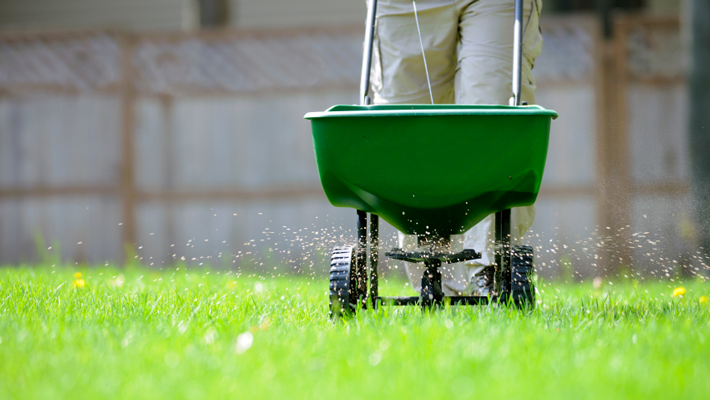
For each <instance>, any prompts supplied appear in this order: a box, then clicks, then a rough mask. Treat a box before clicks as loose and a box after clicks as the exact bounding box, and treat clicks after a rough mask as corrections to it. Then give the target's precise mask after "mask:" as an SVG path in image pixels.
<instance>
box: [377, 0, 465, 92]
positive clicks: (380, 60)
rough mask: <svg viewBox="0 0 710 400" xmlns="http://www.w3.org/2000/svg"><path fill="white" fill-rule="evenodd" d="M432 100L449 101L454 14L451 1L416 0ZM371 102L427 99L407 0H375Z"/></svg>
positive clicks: (453, 64) (453, 62)
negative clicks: (375, 16) (372, 93)
mask: <svg viewBox="0 0 710 400" xmlns="http://www.w3.org/2000/svg"><path fill="white" fill-rule="evenodd" d="M417 11H418V16H419V25H420V28H421V32H422V42H423V43H424V48H425V51H426V58H427V66H428V68H429V78H430V80H431V86H432V92H433V95H434V101H435V103H438V104H447V103H448V104H451V103H453V102H454V75H455V71H456V62H457V61H456V60H457V59H456V46H457V41H458V29H459V27H458V23H459V19H458V15H457V14H456V12H455V8H454V5H453V0H419V1H417ZM372 61H373V63H372V75H371V77H372V79H371V81H372V89H373V91H374V99H373V100H374V103H375V104H397V103H399V104H429V103H431V99H430V97H429V88H428V85H427V76H426V70H425V68H424V60H423V58H422V50H421V45H420V43H419V35H418V33H417V25H416V21H415V18H414V8H413V6H412V1H411V0H379V1H378V2H377V22H376V27H375V37H374V43H373V60H372Z"/></svg>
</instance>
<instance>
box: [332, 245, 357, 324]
mask: <svg viewBox="0 0 710 400" xmlns="http://www.w3.org/2000/svg"><path fill="white" fill-rule="evenodd" d="M356 269H357V262H356V252H355V247H354V246H342V247H336V248H334V249H333V255H332V257H331V259H330V302H329V305H330V318H331V319H337V318H342V317H343V316H344V315H352V314H354V313H355V312H357V308H358V299H359V297H360V296H359V295H360V294H359V293H358V284H357V274H356Z"/></svg>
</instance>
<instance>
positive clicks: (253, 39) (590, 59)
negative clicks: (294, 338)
mask: <svg viewBox="0 0 710 400" xmlns="http://www.w3.org/2000/svg"><path fill="white" fill-rule="evenodd" d="M542 26H543V31H544V38H545V49H544V52H543V56H541V57H540V59H539V60H538V63H537V65H536V67H535V70H534V72H535V74H536V77H537V79H538V102H539V103H540V104H543V105H544V106H546V107H549V108H553V109H556V110H557V111H559V112H560V114H561V118H560V119H559V120H558V121H555V123H554V124H553V131H552V140H551V147H550V151H549V155H548V166H547V169H546V175H545V178H544V183H543V190H542V192H541V194H540V199H539V201H538V217H537V219H536V223H535V225H534V226H533V234H532V238H531V240H532V241H533V242H534V243H536V245H537V246H538V253H539V254H540V257H539V260H540V263H541V264H543V263H544V265H545V267H546V268H548V269H549V273H550V274H557V273H559V269H560V267H559V265H560V264H559V255H560V253H564V252H565V251H566V250H565V249H564V247H563V246H567V247H568V248H569V249H575V250H576V251H575V252H574V253H569V255H571V256H574V259H573V262H575V263H577V264H578V265H575V268H576V269H577V271H578V272H579V273H580V274H581V275H585V276H586V275H593V274H598V273H599V271H600V270H602V269H603V268H607V267H609V266H614V265H616V264H618V262H619V260H618V259H619V257H621V258H622V260H621V262H625V261H624V260H623V258H624V257H627V258H628V259H630V257H633V256H634V255H637V254H636V253H638V251H637V250H635V249H634V250H631V249H630V247H631V246H630V245H629V246H627V245H622V246H621V247H624V246H625V248H624V249H622V250H623V251H622V250H620V249H619V248H616V247H614V245H609V244H608V243H607V244H604V245H602V246H601V248H602V251H600V250H599V249H600V247H599V246H598V244H599V243H605V239H604V236H608V235H607V234H611V233H612V232H613V234H612V235H611V236H612V237H613V235H616V234H617V233H618V232H622V234H623V235H627V236H628V237H626V241H624V242H623V243H627V242H628V243H633V240H635V239H634V238H635V237H634V236H630V235H631V234H633V233H635V232H637V231H638V229H634V228H635V227H636V226H639V227H641V226H643V227H647V226H650V228H648V229H649V230H650V229H651V228H653V229H661V230H663V229H665V230H666V231H668V230H669V229H675V228H673V226H675V225H674V224H677V220H676V219H674V218H670V217H666V214H664V213H663V212H662V205H661V206H659V205H658V204H656V205H653V204H655V203H654V202H656V203H658V202H659V201H660V203H659V204H665V203H663V202H664V201H666V199H669V198H670V199H675V198H677V197H680V198H682V201H685V202H687V201H688V200H687V167H686V163H687V155H686V152H685V149H684V148H683V143H685V142H684V141H683V140H685V139H684V138H685V129H684V125H683V121H684V118H685V116H684V115H683V113H684V110H685V109H684V105H683V103H682V100H681V99H682V96H683V94H682V92H683V90H684V83H683V82H684V81H683V76H684V75H683V72H682V65H679V64H678V61H677V60H680V59H682V58H681V57H679V56H678V53H677V49H678V45H679V34H678V31H679V29H678V23H677V21H665V20H664V21H659V20H651V19H647V18H642V17H626V18H622V19H619V20H618V21H617V27H618V29H617V31H618V35H617V36H616V37H615V38H614V40H613V41H612V42H604V41H603V40H601V39H600V35H599V31H598V28H597V24H596V20H595V19H593V18H591V17H585V16H580V17H565V18H548V19H546V20H543V24H542ZM361 43H362V28H361V27H360V26H357V27H346V28H338V29H325V30H324V29H318V30H302V29H301V30H284V31H268V32H265V31H217V32H199V33H175V34H141V35H137V34H130V33H125V32H108V31H106V32H104V31H101V32H64V33H31V34H30V33H28V34H20V33H13V34H0V263H16V262H20V261H22V260H33V259H36V258H37V257H39V256H41V255H42V254H45V250H44V249H45V248H47V247H50V246H52V245H51V242H53V241H57V243H59V244H60V245H61V253H62V254H61V256H62V257H63V258H64V259H67V260H77V261H82V260H85V261H90V262H94V263H95V262H103V261H117V260H120V259H121V257H123V255H124V245H128V246H130V247H135V249H136V250H137V252H138V255H139V257H140V258H142V259H143V261H144V262H146V263H147V264H155V265H160V264H163V263H166V262H170V261H171V260H176V259H184V260H185V261H187V262H196V263H202V262H205V260H208V261H209V262H212V263H214V262H215V260H214V259H216V258H223V257H222V256H223V255H224V256H225V257H224V259H227V262H230V263H231V262H232V261H234V259H233V258H232V257H227V255H238V254H245V253H252V254H253V253H255V252H258V253H260V254H267V253H269V250H272V251H277V252H279V253H283V254H287V255H288V256H289V257H292V256H294V255H297V256H294V257H292V258H299V257H300V258H303V254H307V253H308V252H309V251H312V248H313V247H315V246H317V245H318V244H321V245H324V246H325V247H327V245H329V243H331V242H338V241H344V240H348V238H349V237H350V235H351V233H352V232H351V228H352V227H351V226H350V225H353V223H352V222H353V221H351V220H353V218H351V217H352V216H351V215H350V214H351V211H350V210H344V209H334V208H332V207H331V206H330V205H328V203H327V201H326V200H325V198H324V196H323V194H322V190H321V188H320V185H319V181H318V177H317V173H316V168H315V163H314V160H313V154H312V149H311V143H310V139H309V126H308V124H307V123H306V122H304V121H302V120H301V117H302V115H303V114H304V113H305V112H307V111H312V110H319V109H325V108H327V107H328V106H330V105H332V104H336V103H354V102H355V101H356V96H357V88H358V76H359V60H360V57H361V56H360V54H361ZM674 49H675V50H674ZM674 51H675V53H674ZM669 90H670V92H672V96H675V97H673V99H674V100H669V98H668V96H667V95H668V91H669ZM668 105H671V107H670V108H668ZM664 123H665V124H666V125H663V124H664ZM659 124H660V125H659ZM664 126H665V129H664ZM659 127H660V129H659ZM671 128H672V129H675V130H673V131H672V132H671ZM649 132H652V133H649ZM654 135H655V136H654ZM649 138H654V139H658V140H649ZM669 149H670V150H669ZM657 160H663V162H662V163H658V161H657ZM669 196H670V197H669ZM671 201H672V202H675V200H671ZM649 207H650V208H649ZM654 207H655V208H654ZM659 207H661V208H659ZM649 210H651V211H649ZM644 213H645V214H646V215H647V216H648V214H649V213H651V214H653V215H656V216H659V217H658V218H654V219H652V221H653V224H655V225H653V224H652V225H648V224H649V221H648V218H645V219H644V218H643V217H641V218H639V217H640V216H641V215H644ZM660 215H663V217H660ZM681 220H682V218H681ZM627 225H628V227H627ZM607 227H609V229H607ZM639 229H646V228H639ZM595 230H596V231H595ZM607 231H608V232H607ZM393 232H394V231H393V230H392V229H391V228H388V227H384V228H383V235H384V236H385V239H386V240H387V238H390V239H389V240H391V238H392V237H393ZM624 232H627V233H628V234H627V233H624ZM39 238H43V239H42V240H44V242H45V243H44V245H42V246H41V248H40V249H38V243H40V244H41V243H42V240H39ZM279 242H280V245H278V244H276V245H273V244H271V243H279ZM312 243H316V244H312ZM324 243H327V244H324ZM309 246H310V247H309ZM681 247H682V246H681ZM550 250H552V252H551V251H550ZM563 250H565V251H563ZM686 250H687V249H685V248H683V249H680V250H679V248H678V246H676V245H672V244H671V245H669V246H667V248H664V250H663V251H667V252H670V253H673V254H676V253H678V252H679V251H686ZM50 251H56V247H55V249H54V250H50ZM292 251H293V254H291V253H290V252H292ZM569 251H571V250H569ZM569 251H567V252H569ZM604 251H606V252H607V253H606V254H604ZM658 251H661V250H658ZM38 252H39V253H40V254H38ZM580 254H581V256H580ZM45 255H46V254H45ZM600 256H601V257H602V259H603V260H605V261H604V262H606V261H608V262H609V264H604V263H603V262H595V261H594V260H595V259H596V260H598V259H599V257H600ZM219 262H220V263H221V262H224V261H222V260H220V261H219Z"/></svg>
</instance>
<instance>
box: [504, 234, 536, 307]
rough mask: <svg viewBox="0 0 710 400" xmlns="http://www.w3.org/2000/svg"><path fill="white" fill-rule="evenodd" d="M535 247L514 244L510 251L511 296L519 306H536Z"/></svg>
mask: <svg viewBox="0 0 710 400" xmlns="http://www.w3.org/2000/svg"><path fill="white" fill-rule="evenodd" d="M533 261H534V255H533V249H532V247H530V246H513V248H512V249H511V252H510V264H511V265H510V297H511V300H513V302H514V303H515V304H516V305H518V306H524V307H528V308H534V307H535V286H534V284H533V281H532V277H533V273H534V272H535V265H534V262H533Z"/></svg>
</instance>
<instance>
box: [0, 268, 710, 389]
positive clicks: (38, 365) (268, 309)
mask: <svg viewBox="0 0 710 400" xmlns="http://www.w3.org/2000/svg"><path fill="white" fill-rule="evenodd" d="M74 272H75V271H74V270H71V269H56V270H52V269H46V268H39V269H14V268H5V269H2V270H0V398H21V399H53V398H71V399H81V398H87V399H88V398H92V399H95V398H102V399H110V398H123V399H183V398H184V399H200V398H204V399H223V398H244V399H389V398H407V399H413V398H442V399H461V398H481V399H486V398H496V399H499V398H500V399H502V398H505V399H511V398H527V399H531V398H540V399H557V398H560V399H607V398H619V399H622V398H623V399H626V398H644V399H647V398H659V399H661V398H663V399H668V398H693V399H697V398H707V395H708V393H710V379H709V378H708V377H710V307H709V304H699V301H698V300H699V298H700V296H701V295H710V286H708V284H706V283H702V282H700V281H693V282H683V286H685V288H686V289H687V290H688V292H687V294H686V296H684V298H671V294H672V292H673V288H674V287H676V286H678V285H679V282H677V281H676V282H655V283H646V284H640V285H635V284H634V283H632V282H631V281H626V282H624V281H619V282H615V283H614V284H613V285H608V284H607V285H605V286H604V287H603V288H602V289H600V290H594V289H593V288H592V285H591V284H589V283H583V284H577V285H556V284H555V283H552V284H549V283H545V284H544V285H543V284H541V285H540V288H541V289H542V290H543V291H544V293H543V294H541V295H540V300H541V302H540V304H539V305H538V307H537V309H536V310H535V311H533V312H532V313H529V314H526V313H522V312H519V311H517V310H514V309H507V308H505V307H462V308H455V309H451V308H449V309H443V310H439V311H437V312H433V313H424V314H423V313H422V312H421V311H420V310H419V309H417V308H383V309H381V310H379V311H378V312H376V313H375V312H363V313H361V314H359V315H358V316H357V317H356V318H354V319H352V320H350V321H349V322H347V323H344V324H339V325H337V326H333V325H332V324H331V323H330V322H329V320H328V318H327V301H326V296H325V292H326V287H327V283H326V282H325V280H324V279H320V278H315V279H314V278H312V277H291V278H275V279H274V278H269V279H259V278H257V277H251V278H250V277H244V276H240V277H235V274H234V273H225V272H221V273H218V272H217V271H211V272H210V273H209V274H208V273H207V271H204V270H200V271H197V270H190V271H185V270H184V269H181V270H177V271H176V270H174V269H173V270H170V271H160V272H156V271H150V270H147V269H130V270H125V271H119V270H114V269H108V268H104V269H88V270H84V271H83V272H84V277H83V279H84V280H85V282H86V285H85V287H84V288H83V289H75V288H73V285H72V282H73V280H74V277H73V273H74ZM383 291H386V292H389V293H390V294H394V293H395V292H399V293H400V294H405V293H406V289H405V286H404V282H401V281H390V282H389V283H388V284H387V285H386V286H385V287H384V288H383ZM247 332H248V333H247ZM240 335H242V336H241V339H239V338H240ZM250 335H251V338H252V344H251V347H249V348H248V349H247V348H246V347H247V346H246V344H248V342H249V340H247V339H248V337H249V336H250ZM238 343H240V344H241V345H238ZM512 396H519V397H512Z"/></svg>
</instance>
